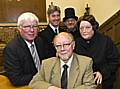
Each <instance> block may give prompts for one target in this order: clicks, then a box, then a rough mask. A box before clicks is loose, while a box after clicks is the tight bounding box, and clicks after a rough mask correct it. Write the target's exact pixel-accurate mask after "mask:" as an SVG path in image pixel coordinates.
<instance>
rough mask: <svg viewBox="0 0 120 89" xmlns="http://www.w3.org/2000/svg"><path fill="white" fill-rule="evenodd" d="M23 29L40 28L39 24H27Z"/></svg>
mask: <svg viewBox="0 0 120 89" xmlns="http://www.w3.org/2000/svg"><path fill="white" fill-rule="evenodd" d="M22 28H23V29H27V30H30V29H35V30H36V29H38V25H27V26H22Z"/></svg>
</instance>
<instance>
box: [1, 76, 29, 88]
mask: <svg viewBox="0 0 120 89" xmlns="http://www.w3.org/2000/svg"><path fill="white" fill-rule="evenodd" d="M0 89H29V88H28V86H20V87H16V86H13V85H12V84H11V82H10V81H9V79H8V78H7V77H6V76H4V75H0Z"/></svg>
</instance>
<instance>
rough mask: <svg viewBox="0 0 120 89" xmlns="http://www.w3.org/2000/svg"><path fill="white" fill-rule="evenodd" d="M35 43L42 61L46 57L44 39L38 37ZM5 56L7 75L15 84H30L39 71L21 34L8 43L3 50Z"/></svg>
mask: <svg viewBox="0 0 120 89" xmlns="http://www.w3.org/2000/svg"><path fill="white" fill-rule="evenodd" d="M35 45H36V49H37V52H38V55H39V57H40V61H42V59H43V58H44V54H43V49H44V48H43V43H42V40H41V39H40V38H36V39H35ZM3 58H4V68H5V71H6V75H7V76H8V78H9V79H10V81H11V82H12V83H13V85H16V86H21V85H28V84H29V82H30V81H31V79H32V77H33V75H35V74H36V73H37V69H36V67H35V64H34V61H33V58H32V55H31V53H30V51H29V48H28V46H27V44H26V42H25V41H24V40H23V39H22V37H21V36H17V37H16V38H15V39H13V40H12V41H11V42H9V43H8V44H7V46H6V47H5V49H4V51H3Z"/></svg>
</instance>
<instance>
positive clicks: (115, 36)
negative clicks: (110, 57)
mask: <svg viewBox="0 0 120 89" xmlns="http://www.w3.org/2000/svg"><path fill="white" fill-rule="evenodd" d="M99 31H100V32H101V33H103V34H105V35H107V36H109V37H111V38H112V40H113V42H114V43H115V45H116V47H117V48H118V51H119V53H120V10H119V11H118V12H117V13H116V14H115V15H113V16H112V17H111V18H110V19H108V20H107V21H106V22H105V23H103V24H102V25H101V26H100V29H99ZM114 89H120V67H119V69H118V71H117V73H116V82H115V88H114Z"/></svg>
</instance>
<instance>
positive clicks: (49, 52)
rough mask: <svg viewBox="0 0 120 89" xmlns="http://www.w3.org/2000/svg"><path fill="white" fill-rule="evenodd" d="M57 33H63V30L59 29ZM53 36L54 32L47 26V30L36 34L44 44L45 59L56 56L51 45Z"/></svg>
mask: <svg viewBox="0 0 120 89" xmlns="http://www.w3.org/2000/svg"><path fill="white" fill-rule="evenodd" d="M59 32H64V30H63V29H61V28H59ZM55 35H56V34H55V32H54V31H53V29H52V28H51V27H50V26H49V25H48V26H47V28H45V30H43V31H42V32H39V33H38V36H39V37H41V38H42V40H43V42H44V46H45V54H46V58H49V57H55V56H56V50H55V47H54V45H53V43H52V41H53V38H54V37H55Z"/></svg>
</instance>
